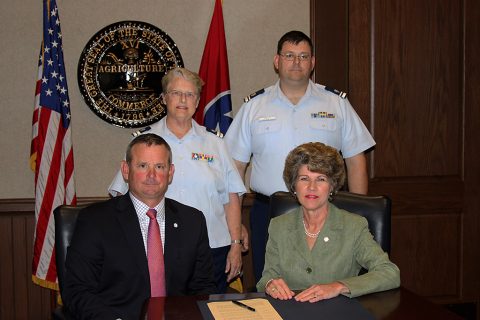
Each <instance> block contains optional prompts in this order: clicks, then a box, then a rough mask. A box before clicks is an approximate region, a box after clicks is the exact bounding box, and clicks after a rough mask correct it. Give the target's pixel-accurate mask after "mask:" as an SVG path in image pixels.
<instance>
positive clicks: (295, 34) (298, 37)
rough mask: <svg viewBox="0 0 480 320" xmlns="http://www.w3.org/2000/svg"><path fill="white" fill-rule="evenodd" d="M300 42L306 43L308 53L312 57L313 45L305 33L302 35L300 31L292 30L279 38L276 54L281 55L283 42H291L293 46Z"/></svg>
mask: <svg viewBox="0 0 480 320" xmlns="http://www.w3.org/2000/svg"><path fill="white" fill-rule="evenodd" d="M302 41H305V42H307V43H308V45H309V46H310V51H311V53H312V55H313V44H312V40H311V39H310V37H309V36H307V35H306V34H305V33H303V32H302V31H297V30H292V31H289V32H287V33H285V34H284V35H283V36H282V37H281V38H280V40H278V44H277V54H280V53H282V48H283V44H284V43H285V42H291V43H293V44H295V45H297V44H299V43H300V42H302Z"/></svg>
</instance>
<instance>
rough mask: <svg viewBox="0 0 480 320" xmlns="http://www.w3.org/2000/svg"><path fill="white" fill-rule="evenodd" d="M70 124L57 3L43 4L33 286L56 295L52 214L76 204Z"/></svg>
mask: <svg viewBox="0 0 480 320" xmlns="http://www.w3.org/2000/svg"><path fill="white" fill-rule="evenodd" d="M70 121H71V119H70V100H69V98H68V87H67V78H66V75H65V65H64V62H63V51H62V33H61V30H60V18H59V15H58V8H57V4H56V1H55V0H44V1H43V41H42V46H41V49H40V58H39V66H38V80H37V85H36V89H35V109H34V111H33V121H32V144H31V152H30V165H31V167H32V170H34V171H35V218H36V227H35V235H34V247H33V261H32V280H33V282H34V283H36V284H38V285H41V286H44V287H47V288H51V289H56V290H58V284H57V271H56V267H55V224H54V218H53V209H55V208H56V207H57V206H59V205H62V204H70V205H75V204H76V202H77V198H76V195H75V182H74V174H73V149H72V141H71V130H70Z"/></svg>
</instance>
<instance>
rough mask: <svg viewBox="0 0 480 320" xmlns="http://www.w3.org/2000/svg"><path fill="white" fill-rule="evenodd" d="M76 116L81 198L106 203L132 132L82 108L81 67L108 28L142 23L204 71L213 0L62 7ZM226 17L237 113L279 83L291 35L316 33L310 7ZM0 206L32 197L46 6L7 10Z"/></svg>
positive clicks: (2, 15) (231, 8) (234, 12)
mask: <svg viewBox="0 0 480 320" xmlns="http://www.w3.org/2000/svg"><path fill="white" fill-rule="evenodd" d="M57 1H58V3H57V4H58V7H59V12H60V18H61V27H62V35H63V47H64V57H65V64H66V71H67V80H68V86H69V95H70V101H71V109H72V130H73V138H72V139H73V148H74V155H75V178H76V187H77V196H78V197H89V196H105V195H106V188H107V186H108V185H109V183H110V181H111V179H112V177H113V175H114V173H115V172H116V170H117V169H118V167H119V162H120V160H121V158H122V157H123V153H124V149H125V147H126V145H127V144H128V142H129V141H130V133H131V132H132V131H133V130H132V129H122V128H117V127H114V126H112V125H110V124H108V123H107V122H104V121H103V120H101V119H100V118H98V117H97V116H96V115H95V114H94V113H93V112H92V111H90V109H89V108H88V107H87V105H86V104H85V102H84V101H83V99H82V97H81V95H80V92H79V89H78V84H77V63H78V59H79V57H80V52H81V51H82V50H83V48H84V46H85V44H86V43H87V41H88V40H89V39H90V37H91V36H93V35H94V34H95V33H96V32H97V31H99V30H100V29H102V28H103V27H104V26H106V25H109V24H111V23H114V22H117V21H121V20H140V21H144V22H148V23H151V24H153V25H155V26H157V27H159V28H160V29H162V30H163V31H165V32H167V33H168V34H169V35H170V36H171V37H172V38H173V40H174V41H175V42H176V43H177V45H178V48H179V49H180V52H181V54H182V56H183V60H184V63H185V66H186V67H187V68H189V69H192V70H194V71H198V68H199V65H200V60H201V56H202V53H203V48H204V45H205V39H206V36H207V32H208V28H209V25H210V19H211V15H212V12H213V5H214V0H190V1H188V0H163V1H159V0H156V1H154V0H137V1H126V0H115V1H105V0H103V1H102V0H95V1H94V0H83V1H72V0H68V1H67V0H57ZM223 13H224V20H225V33H226V38H227V50H228V58H229V64H230V82H231V90H232V102H233V108H234V111H236V110H238V108H239V107H240V105H241V103H242V101H243V97H244V96H246V95H248V94H250V93H251V92H254V91H256V90H258V89H260V88H263V87H265V86H268V85H270V84H271V83H273V82H274V81H275V80H276V75H275V73H274V71H273V66H272V58H273V55H274V54H275V50H276V43H277V41H278V38H279V37H280V36H281V35H282V34H284V33H285V32H287V31H289V30H293V29H296V30H301V31H303V32H305V33H307V34H309V31H310V30H309V25H310V24H309V0H224V1H223ZM0 21H2V24H1V25H2V27H1V28H0V39H1V49H0V61H1V64H0V76H1V78H0V95H1V99H0V112H1V113H0V128H1V138H0V148H1V149H0V150H1V156H0V181H1V183H0V199H9V198H33V196H34V193H33V188H34V185H33V179H34V176H33V172H32V171H30V169H29V153H30V139H31V121H32V111H33V101H34V89H35V82H36V77H37V57H38V53H39V50H40V42H41V37H42V1H39V0H21V1H1V3H0Z"/></svg>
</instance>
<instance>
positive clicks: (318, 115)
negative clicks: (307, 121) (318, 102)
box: [310, 111, 335, 119]
mask: <svg viewBox="0 0 480 320" xmlns="http://www.w3.org/2000/svg"><path fill="white" fill-rule="evenodd" d="M310 117H311V118H312V119H316V118H321V119H335V114H334V113H328V112H326V111H320V112H316V113H311V114H310Z"/></svg>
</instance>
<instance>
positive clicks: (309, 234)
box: [303, 219, 320, 238]
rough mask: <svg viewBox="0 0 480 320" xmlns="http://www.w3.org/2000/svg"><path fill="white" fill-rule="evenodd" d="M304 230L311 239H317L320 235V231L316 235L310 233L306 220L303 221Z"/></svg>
mask: <svg viewBox="0 0 480 320" xmlns="http://www.w3.org/2000/svg"><path fill="white" fill-rule="evenodd" d="M303 229H304V230H305V234H306V235H307V237H310V238H317V237H318V235H319V233H320V230H318V231H317V232H315V233H311V232H308V230H307V226H306V225H305V219H303Z"/></svg>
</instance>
